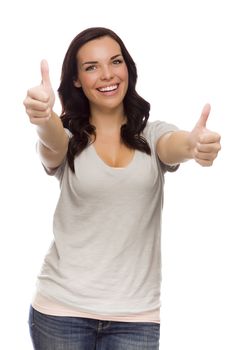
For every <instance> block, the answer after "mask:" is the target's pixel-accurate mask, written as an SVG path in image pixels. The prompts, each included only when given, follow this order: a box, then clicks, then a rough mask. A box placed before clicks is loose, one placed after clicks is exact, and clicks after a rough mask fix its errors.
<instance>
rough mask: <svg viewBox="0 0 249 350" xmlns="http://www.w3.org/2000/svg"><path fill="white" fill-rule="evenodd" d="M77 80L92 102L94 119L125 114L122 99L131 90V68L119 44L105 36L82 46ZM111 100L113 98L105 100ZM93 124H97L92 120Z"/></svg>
mask: <svg viewBox="0 0 249 350" xmlns="http://www.w3.org/2000/svg"><path fill="white" fill-rule="evenodd" d="M77 66H78V77H77V80H76V81H75V82H74V84H75V86H76V87H78V88H82V89H83V91H84V93H85V95H86V97H87V98H88V100H89V103H90V106H91V107H90V108H91V114H92V116H94V115H96V114H99V113H101V114H102V118H103V112H104V111H105V112H106V114H107V115H109V116H110V112H111V114H113V113H117V114H118V115H123V119H124V118H125V112H124V107H123V100H124V97H125V95H126V92H127V89H128V69H127V66H126V63H125V61H124V59H123V56H122V54H121V48H120V46H119V44H118V43H117V42H116V41H115V40H113V39H112V38H110V37H108V36H105V37H101V38H99V39H95V40H92V41H90V42H88V43H86V44H85V45H84V46H82V47H81V48H80V49H79V51H78V53H77ZM105 97H111V98H105ZM93 124H94V121H93Z"/></svg>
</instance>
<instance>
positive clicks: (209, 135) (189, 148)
mask: <svg viewBox="0 0 249 350" xmlns="http://www.w3.org/2000/svg"><path fill="white" fill-rule="evenodd" d="M209 113H210V105H209V104H207V105H205V106H204V108H203V110H202V114H201V117H200V119H199V121H198V122H197V124H196V126H195V127H194V129H193V130H192V131H191V132H188V131H175V132H171V133H168V134H165V135H163V136H162V137H161V138H160V139H159V140H158V142H157V146H156V147H157V154H158V157H159V158H160V160H161V161H162V162H163V163H165V164H179V163H182V162H185V161H186V160H189V159H194V160H195V161H196V162H197V163H199V164H200V165H202V166H211V165H212V164H213V161H214V159H215V158H216V157H217V155H218V152H219V151H220V149H221V146H220V135H219V134H217V133H216V132H213V131H210V130H208V129H207V128H206V122H207V119H208V116H209Z"/></svg>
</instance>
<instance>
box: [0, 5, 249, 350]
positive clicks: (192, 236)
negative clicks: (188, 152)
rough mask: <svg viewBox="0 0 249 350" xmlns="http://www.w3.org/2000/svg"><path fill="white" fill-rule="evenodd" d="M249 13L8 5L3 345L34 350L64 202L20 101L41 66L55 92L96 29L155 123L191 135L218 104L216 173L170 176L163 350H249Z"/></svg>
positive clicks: (188, 171) (213, 119) (4, 24)
mask: <svg viewBox="0 0 249 350" xmlns="http://www.w3.org/2000/svg"><path fill="white" fill-rule="evenodd" d="M246 3H247V1H242V0H234V1H230V0H227V1H223V0H222V1H219V0H207V1H205V0H189V1H184V0H170V1H167V0H165V1H157V0H154V1H147V2H146V1H135V0H133V1H127V0H126V1H124V0H123V1H117V0H116V1H108V0H105V1H99V0H95V1H94V0H88V1H83V0H81V1H74V0H72V1H65V2H63V1H47V0H43V1H35V0H33V1H27V0H23V1H11V0H9V1H8V2H6V3H5V4H3V2H2V3H1V5H0V7H1V8H0V17H1V18H0V25H1V28H0V35H1V38H0V39H1V41H0V45H1V46H0V48H1V54H0V59H1V64H0V79H1V84H0V89H1V91H0V96H1V117H0V120H1V122H0V125H1V137H0V142H1V144H0V147H1V148H0V150H1V181H0V186H1V221H0V225H1V228H0V230H1V251H0V259H1V261H0V268H1V271H0V278H1V287H0V288H1V289H0V291H1V298H0V303H1V304H0V312H1V316H0V322H1V325H0V327H1V328H0V332H1V345H0V347H1V349H5V350H17V349H18V350H19V349H20V350H31V349H32V346H31V343H30V339H29V334H28V326H27V318H28V308H29V303H30V301H31V298H32V295H33V292H34V288H35V280H36V275H37V274H38V272H39V269H40V266H41V263H42V260H43V257H44V255H45V253H46V251H47V249H48V246H49V244H50V241H51V239H52V233H51V227H52V226H51V225H52V216H53V211H54V207H55V205H56V201H57V196H58V193H59V187H58V183H57V181H56V180H55V179H53V178H50V177H48V176H46V175H45V173H44V172H43V169H42V167H41V165H40V162H39V159H38V157H37V155H36V153H35V142H36V133H35V128H34V126H32V125H31V124H30V123H29V121H28V118H27V116H26V114H25V111H24V107H23V105H22V101H23V99H24V97H25V95H26V90H27V89H28V88H30V87H32V86H35V85H38V84H39V83H40V79H41V78H40V67H39V65H40V60H41V59H42V58H46V59H47V60H48V62H49V64H50V70H51V79H52V82H53V86H54V88H55V89H57V87H58V85H59V79H60V69H61V64H62V60H63V58H64V54H65V51H66V49H67V47H68V45H69V43H70V41H71V40H72V39H73V38H74V37H75V35H76V34H78V33H79V32H80V31H82V30H83V29H85V28H87V27H89V26H106V27H109V28H111V29H113V30H114V31H116V32H117V34H119V35H120V36H121V38H122V39H123V40H124V42H125V44H126V46H127V48H128V50H129V51H130V53H131V55H132V57H133V58H134V60H135V62H136V63H137V67H138V75H139V80H138V85H137V90H138V92H139V93H140V94H141V95H142V96H143V97H144V98H145V99H147V100H149V101H150V102H151V105H152V110H151V120H156V119H160V120H165V121H167V122H171V123H175V124H176V125H178V127H180V128H182V129H186V130H190V129H191V128H192V127H193V126H194V124H195V123H196V121H197V120H198V118H199V116H200V112H201V109H202V107H203V105H204V104H205V103H206V102H210V103H211V106H212V112H211V115H210V118H209V121H208V127H209V128H210V129H212V130H215V131H218V132H219V133H220V134H221V135H222V151H221V153H220V155H219V158H218V159H217V160H216V162H215V164H214V166H213V167H211V168H201V167H200V166H198V165H197V164H196V163H194V162H193V161H190V162H188V163H186V164H184V165H182V166H181V168H180V169H179V171H178V172H177V173H175V174H168V175H167V176H166V185H165V206H164V214H163V218H164V219H163V232H162V237H163V239H162V253H163V285H162V323H161V349H167V350H183V349H191V350H223V349H224V350H248V349H249V283H248V278H249V277H248V276H249V274H248V272H249V271H248V270H249V254H248V251H249V249H248V248H249V239H248V234H249V225H248V198H249V190H248V165H247V162H248V117H249V114H248V82H249V50H248V42H249V40H248V33H249V20H248V18H249V12H248V10H247V8H246V5H247V4H246ZM56 110H57V112H58V113H60V106H59V103H58V100H57V104H56ZM3 344H5V345H3ZM110 350H111V349H110Z"/></svg>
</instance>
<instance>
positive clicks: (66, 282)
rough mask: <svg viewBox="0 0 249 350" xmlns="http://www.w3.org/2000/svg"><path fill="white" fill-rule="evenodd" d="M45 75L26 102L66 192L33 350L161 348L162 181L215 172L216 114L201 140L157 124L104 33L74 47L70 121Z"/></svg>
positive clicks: (45, 157)
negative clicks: (192, 167) (178, 174)
mask: <svg viewBox="0 0 249 350" xmlns="http://www.w3.org/2000/svg"><path fill="white" fill-rule="evenodd" d="M41 75H42V83H41V85H39V86H37V87H35V88H32V89H30V90H29V91H28V93H27V97H26V99H25V101H24V105H25V107H26V111H27V114H28V116H29V118H30V121H31V123H33V124H35V125H37V132H38V136H39V142H38V151H39V155H40V157H41V160H42V164H43V165H44V168H45V170H46V171H47V173H48V174H50V175H55V176H56V177H57V178H58V179H59V180H60V185H61V194H60V197H59V201H58V204H57V207H56V210H55V214H54V225H53V232H54V242H53V244H52V245H51V247H50V250H49V252H48V254H47V255H46V258H45V260H44V264H43V267H42V270H41V272H40V275H39V277H38V283H37V290H36V293H35V296H34V300H33V302H32V307H31V309H30V331H31V337H32V341H33V345H34V348H35V349H39V350H45V349H46V350H52V349H68V350H78V349H81V350H83V349H84V350H86V349H87V350H94V349H101V350H121V349H126V350H139V349H141V350H146V349H148V350H149V349H150V350H156V349H159V337H160V280H161V252H160V235H161V226H160V223H161V211H162V201H163V184H164V174H165V172H166V171H175V170H176V169H177V168H178V166H179V164H180V163H182V162H184V161H186V160H188V159H194V160H195V161H196V162H198V163H199V164H200V165H202V166H210V165H212V163H213V161H214V159H215V158H216V156H217V154H218V152H219V150H220V136H219V135H218V134H217V133H215V132H211V131H209V130H208V129H207V128H206V121H207V118H208V115H209V113H210V106H209V105H206V106H205V107H204V109H203V111H202V114H201V117H200V119H199V121H198V122H197V124H196V126H195V127H194V128H193V130H192V131H191V132H187V131H179V130H178V129H177V128H176V127H175V126H174V125H170V124H167V123H165V122H161V121H155V122H151V123H150V122H148V118H149V110H150V105H149V103H148V102H146V101H145V100H144V99H143V98H141V97H140V96H139V95H138V94H137V92H136V90H135V85H136V80H137V71H136V66H135V63H134V61H133V60H132V58H131V56H130V54H129V53H128V51H127V49H126V48H125V46H124V44H123V42H122V41H121V39H120V38H119V37H118V36H117V35H116V34H115V33H114V32H113V31H111V30H109V29H106V28H89V29H87V30H85V31H83V32H81V33H80V34H78V35H77V36H76V38H75V39H74V40H73V41H72V43H71V44H70V46H69V48H68V51H67V53H66V56H65V59H64V62H63V67H62V75H61V84H60V87H59V89H58V92H59V97H60V100H61V104H62V114H61V117H60V118H58V117H57V115H56V114H55V113H54V111H53V106H54V100H55V95H54V92H53V89H52V86H51V83H50V79H49V71H48V64H47V62H46V61H42V63H41Z"/></svg>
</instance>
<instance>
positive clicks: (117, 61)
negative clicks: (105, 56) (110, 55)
mask: <svg viewBox="0 0 249 350" xmlns="http://www.w3.org/2000/svg"><path fill="white" fill-rule="evenodd" d="M112 62H113V64H120V63H122V62H123V61H122V60H120V59H117V60H114V61H112Z"/></svg>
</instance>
